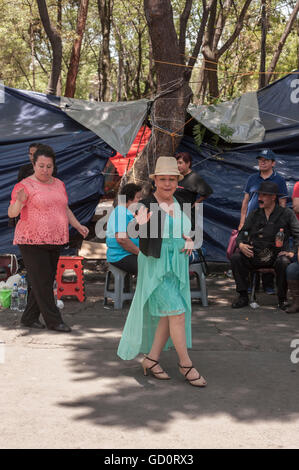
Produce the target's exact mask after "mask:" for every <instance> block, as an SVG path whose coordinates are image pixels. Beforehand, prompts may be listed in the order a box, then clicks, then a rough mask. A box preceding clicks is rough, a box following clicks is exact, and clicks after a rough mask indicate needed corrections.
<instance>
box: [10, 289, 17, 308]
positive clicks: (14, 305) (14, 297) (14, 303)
mask: <svg viewBox="0 0 299 470" xmlns="http://www.w3.org/2000/svg"><path fill="white" fill-rule="evenodd" d="M10 309H11V310H19V293H18V286H17V284H16V283H14V285H13V289H12V293H11V301H10Z"/></svg>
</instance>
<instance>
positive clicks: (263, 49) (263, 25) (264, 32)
mask: <svg viewBox="0 0 299 470" xmlns="http://www.w3.org/2000/svg"><path fill="white" fill-rule="evenodd" d="M261 1H262V15H261V60H260V75H259V89H261V88H263V87H264V86H265V85H266V77H265V72H266V41H267V29H268V28H267V3H266V2H267V0H261Z"/></svg>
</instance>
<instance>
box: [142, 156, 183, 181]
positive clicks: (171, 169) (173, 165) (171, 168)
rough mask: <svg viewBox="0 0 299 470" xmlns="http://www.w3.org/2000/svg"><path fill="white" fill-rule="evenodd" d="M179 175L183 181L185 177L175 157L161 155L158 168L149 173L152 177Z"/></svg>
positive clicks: (157, 164) (157, 163)
mask: <svg viewBox="0 0 299 470" xmlns="http://www.w3.org/2000/svg"><path fill="white" fill-rule="evenodd" d="M162 175H167V176H172V175H175V176H178V177H179V181H181V180H182V179H183V178H184V177H183V175H181V173H180V172H179V169H178V163H177V161H176V158H175V157H159V158H158V159H157V161H156V168H155V172H154V173H152V174H151V175H149V177H150V178H151V179H154V177H155V176H162Z"/></svg>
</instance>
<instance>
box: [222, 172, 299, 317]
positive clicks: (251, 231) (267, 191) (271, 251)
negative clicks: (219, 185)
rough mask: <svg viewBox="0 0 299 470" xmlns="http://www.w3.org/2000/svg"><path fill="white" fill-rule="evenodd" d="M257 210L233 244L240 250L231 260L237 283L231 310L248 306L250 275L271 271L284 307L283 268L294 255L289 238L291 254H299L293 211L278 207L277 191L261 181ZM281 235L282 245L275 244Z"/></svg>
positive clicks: (246, 221)
mask: <svg viewBox="0 0 299 470" xmlns="http://www.w3.org/2000/svg"><path fill="white" fill-rule="evenodd" d="M257 194H258V204H259V208H258V209H256V210H254V211H251V212H250V213H249V215H248V216H247V217H246V219H245V222H244V225H243V227H242V230H241V231H240V233H239V235H238V237H237V240H236V243H237V246H238V248H239V250H240V252H239V253H235V254H234V255H233V256H232V258H231V266H232V271H233V275H234V279H235V282H236V290H237V293H238V294H239V295H238V298H236V300H234V302H233V303H232V307H233V308H241V307H245V306H246V305H248V277H249V273H250V271H253V270H254V269H257V268H263V267H264V268H274V269H275V274H276V286H277V295H278V306H279V308H281V309H283V310H285V308H286V307H287V304H286V297H287V288H288V286H287V280H286V268H287V267H288V265H289V264H290V262H291V258H292V257H293V255H294V253H292V252H290V249H289V238H290V237H293V244H294V252H295V253H298V254H299V222H298V220H297V218H296V215H295V213H294V211H292V209H289V208H288V207H281V206H280V205H279V204H278V201H277V199H278V197H279V188H278V185H277V184H276V183H274V182H272V181H264V182H263V183H262V184H261V185H260V187H259V189H258V191H257ZM280 230H282V231H283V234H284V239H283V245H282V247H280V248H278V247H276V244H275V238H276V235H277V233H278V232H279V231H280Z"/></svg>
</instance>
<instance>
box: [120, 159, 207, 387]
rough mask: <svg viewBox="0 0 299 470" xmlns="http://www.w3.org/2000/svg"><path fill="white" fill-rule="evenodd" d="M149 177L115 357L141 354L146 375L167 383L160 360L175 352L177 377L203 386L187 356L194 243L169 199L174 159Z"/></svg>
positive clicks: (177, 205)
mask: <svg viewBox="0 0 299 470" xmlns="http://www.w3.org/2000/svg"><path fill="white" fill-rule="evenodd" d="M150 177H151V178H152V179H154V181H155V186H156V191H155V193H154V194H153V195H152V196H150V197H149V198H147V199H144V200H143V201H141V202H142V203H143V205H142V207H141V208H140V210H139V211H138V215H136V220H137V223H138V224H139V234H140V235H139V236H140V244H139V248H140V252H139V255H138V278H137V285H136V291H135V295H134V298H133V301H132V304H131V308H130V310H129V313H128V317H127V320H126V323H125V326H124V330H123V333H122V337H121V340H120V343H119V347H118V351H117V354H118V355H119V357H121V358H122V359H124V360H129V359H133V358H134V357H136V356H137V355H138V354H139V353H140V352H142V353H145V354H146V355H145V357H144V360H143V361H142V368H143V371H144V375H147V371H148V370H149V371H150V372H151V373H152V374H153V376H154V377H156V378H157V379H160V380H168V379H170V377H169V375H168V374H167V373H166V372H165V371H164V370H163V369H162V368H161V366H160V364H159V358H160V355H161V352H162V351H163V350H167V349H169V347H174V348H175V350H176V352H177V355H178V358H179V364H178V366H179V370H180V372H181V374H182V375H184V376H185V378H186V380H187V381H188V382H189V383H190V384H191V385H193V386H196V387H204V386H205V385H206V381H205V379H204V378H203V377H202V376H200V374H199V372H198V371H197V370H196V369H195V367H193V365H192V361H191V359H190V357H189V354H188V348H191V346H192V339H191V296H190V285H189V259H188V258H189V256H188V255H190V253H191V252H192V248H193V242H192V240H191V238H190V237H189V236H188V234H189V233H190V230H191V222H190V219H189V218H188V217H187V216H186V215H185V214H184V212H183V211H182V206H181V203H180V202H179V201H178V200H177V199H175V198H174V197H173V194H174V192H175V190H176V188H177V184H178V181H179V180H180V179H181V175H180V172H179V170H178V166H177V161H176V159H175V158H174V157H159V158H158V160H157V163H156V168H155V173H154V174H153V175H150ZM128 229H129V227H128ZM135 229H136V227H135Z"/></svg>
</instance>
